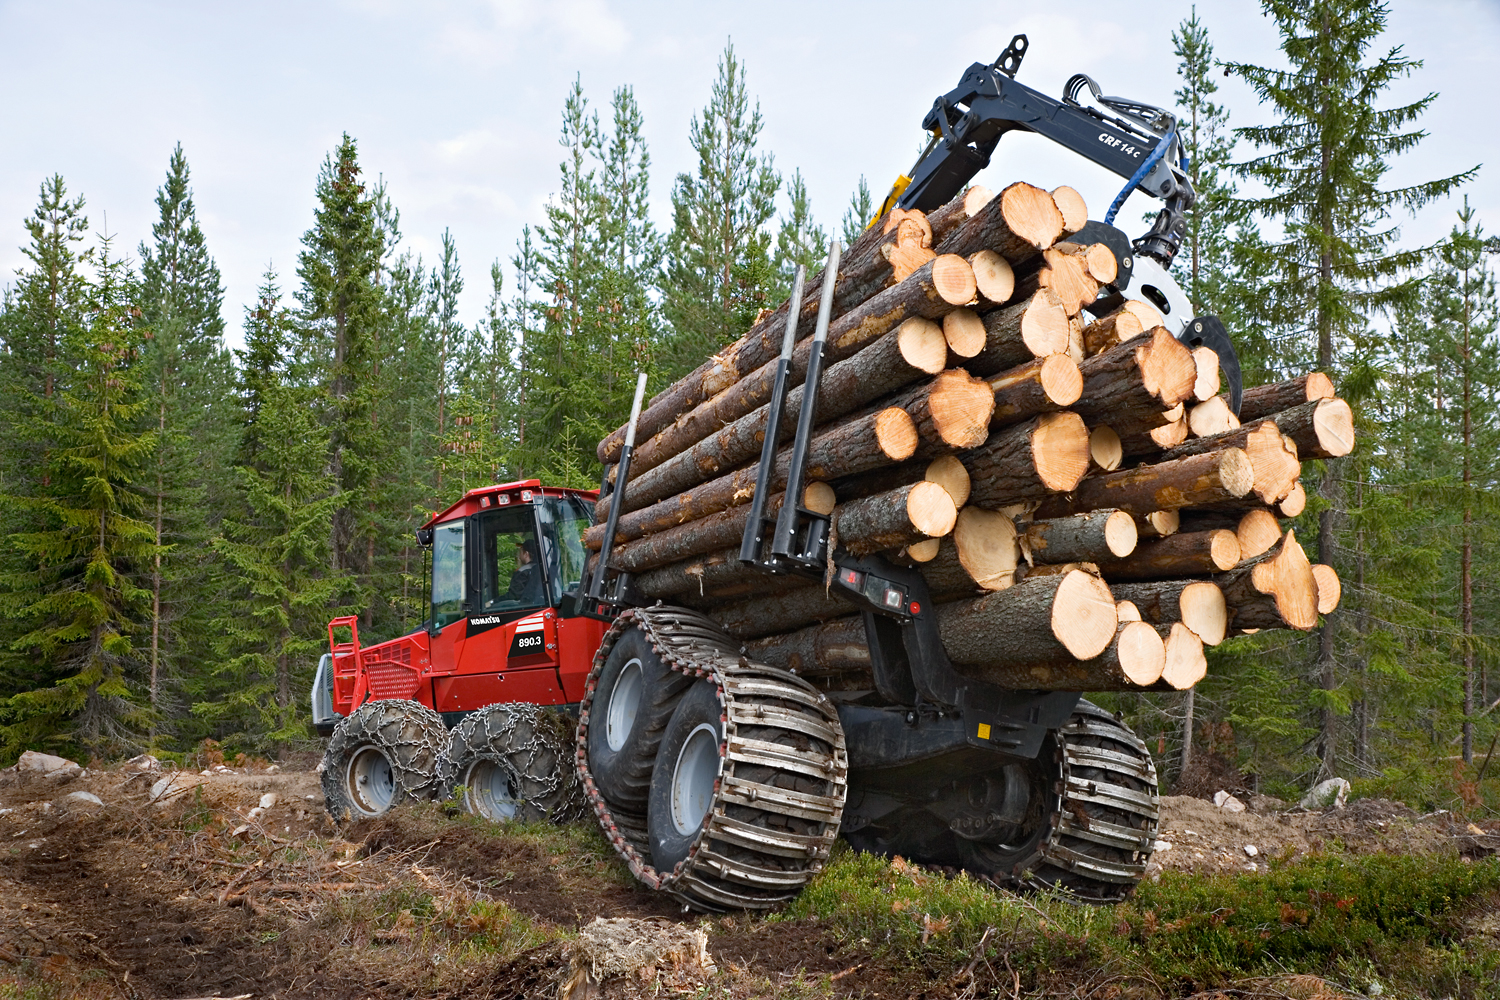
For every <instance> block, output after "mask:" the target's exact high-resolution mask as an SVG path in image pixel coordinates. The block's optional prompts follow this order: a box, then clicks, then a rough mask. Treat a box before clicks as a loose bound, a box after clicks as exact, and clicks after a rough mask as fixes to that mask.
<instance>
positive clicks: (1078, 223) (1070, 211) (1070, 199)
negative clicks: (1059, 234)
mask: <svg viewBox="0 0 1500 1000" xmlns="http://www.w3.org/2000/svg"><path fill="white" fill-rule="evenodd" d="M1052 203H1053V204H1054V205H1056V206H1057V210H1058V211H1059V212H1061V213H1062V218H1063V235H1064V236H1072V235H1073V234H1074V233H1076V232H1078V230H1080V229H1082V228H1083V227H1084V226H1086V225H1088V224H1089V207H1088V204H1087V203H1086V202H1085V201H1084V200H1083V195H1081V194H1079V193H1078V192H1077V191H1075V190H1074V189H1073V188H1070V187H1068V186H1067V185H1066V184H1064V185H1062V186H1061V187H1057V188H1053V189H1052Z"/></svg>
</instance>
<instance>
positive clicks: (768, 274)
mask: <svg viewBox="0 0 1500 1000" xmlns="http://www.w3.org/2000/svg"><path fill="white" fill-rule="evenodd" d="M762 128H763V122H762V120H761V115H760V105H759V103H756V104H755V105H754V107H752V106H751V102H750V95H749V89H748V86H747V84H746V80H745V67H744V65H743V64H742V63H741V62H740V61H739V59H738V58H737V57H736V56H735V52H734V45H733V44H730V45H727V46H726V47H725V49H724V54H723V55H722V56H721V57H720V59H719V72H718V78H717V79H716V80H715V81H714V85H713V91H712V94H711V96H710V98H709V102H708V105H707V106H706V107H705V108H704V109H703V110H702V112H701V113H699V114H695V115H694V116H693V120H692V125H691V128H690V132H689V135H690V140H691V142H692V145H693V150H694V151H695V152H696V153H697V154H698V167H697V170H696V171H695V172H694V173H691V174H686V173H684V174H678V175H677V182H676V183H675V184H674V185H673V187H672V234H671V237H670V239H669V241H668V249H667V264H666V273H665V274H664V275H663V280H662V309H663V312H664V313H665V314H666V318H667V321H668V322H669V323H670V324H671V332H670V334H669V335H668V338H667V343H666V350H665V352H664V353H665V358H664V361H665V367H666V369H667V371H666V372H665V374H664V378H665V379H666V381H668V382H670V381H672V380H675V379H676V378H678V377H680V376H681V375H683V374H684V373H686V372H688V371H691V370H692V369H693V368H696V367H697V366H698V365H699V364H701V363H702V362H703V359H704V358H706V357H708V356H709V355H710V354H712V353H713V352H715V351H717V350H719V349H720V348H721V347H723V346H724V345H726V344H728V343H730V342H732V341H733V340H735V339H736V338H738V337H739V336H740V335H742V334H743V333H744V332H745V331H746V330H747V329H749V327H750V324H751V322H752V321H753V320H754V318H755V315H756V313H757V312H759V311H760V310H761V309H762V308H764V307H766V306H767V305H774V304H775V303H772V302H769V298H770V292H771V291H773V290H774V288H773V285H774V277H773V275H774V269H773V268H772V266H771V262H770V252H769V251H770V246H771V234H770V231H769V229H768V228H767V226H768V224H769V223H770V221H771V218H772V217H773V215H774V214H775V211H776V193H777V191H778V189H779V188H780V186H781V178H780V177H779V175H778V174H777V173H776V170H775V169H774V166H773V163H772V159H771V157H770V156H769V155H758V154H757V153H756V151H755V150H756V144H757V142H758V140H759V137H760V132H761V129H762Z"/></svg>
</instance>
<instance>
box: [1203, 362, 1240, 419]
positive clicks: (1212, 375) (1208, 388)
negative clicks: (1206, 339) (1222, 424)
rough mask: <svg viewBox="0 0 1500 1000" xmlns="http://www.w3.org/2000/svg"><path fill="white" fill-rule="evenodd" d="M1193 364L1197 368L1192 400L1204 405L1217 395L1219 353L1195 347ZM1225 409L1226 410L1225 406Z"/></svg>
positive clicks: (1238, 417)
mask: <svg viewBox="0 0 1500 1000" xmlns="http://www.w3.org/2000/svg"><path fill="white" fill-rule="evenodd" d="M1193 363H1194V364H1196V365H1197V366H1198V379H1197V381H1196V382H1194V383H1193V398H1194V399H1196V400H1198V402H1200V403H1206V402H1208V401H1209V400H1210V399H1213V398H1214V397H1215V396H1217V395H1218V394H1219V384H1220V381H1221V380H1220V378H1219V352H1217V351H1215V350H1214V349H1213V348H1212V347H1195V348H1193ZM1225 409H1226V410H1227V409H1228V406H1227V405H1226V406H1225ZM1235 419H1236V420H1243V419H1244V417H1242V416H1236V417H1235ZM1236 426H1238V424H1236Z"/></svg>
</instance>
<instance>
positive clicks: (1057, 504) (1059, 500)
mask: <svg viewBox="0 0 1500 1000" xmlns="http://www.w3.org/2000/svg"><path fill="white" fill-rule="evenodd" d="M1050 415H1051V414H1049V416H1050ZM1023 426H1024V425H1023ZM973 471H974V470H973V467H972V466H970V469H969V472H970V474H971V475H972V474H973ZM975 478H976V479H977V478H978V477H977V476H976V477H975ZM1254 483H1255V470H1254V468H1253V467H1252V466H1251V465H1250V459H1249V458H1247V457H1246V456H1245V453H1244V452H1243V451H1241V450H1240V449H1239V448H1225V449H1223V450H1221V451H1212V452H1208V453H1206V454H1203V455H1192V456H1189V457H1187V458H1178V459H1172V460H1169V461H1166V462H1158V463H1156V464H1155V465H1142V466H1140V467H1139V468H1135V469H1122V470H1120V471H1119V472H1111V473H1108V474H1106V475H1102V476H1091V477H1089V478H1088V479H1085V480H1084V481H1083V482H1082V483H1080V484H1079V485H1078V488H1077V489H1076V490H1074V491H1073V493H1072V494H1071V495H1070V496H1066V497H1053V498H1050V499H1048V500H1044V501H1043V502H1042V505H1041V506H1040V507H1039V508H1037V511H1036V516H1037V517H1043V518H1046V517H1062V516H1063V515H1065V514H1068V513H1071V511H1072V510H1075V509H1081V510H1100V509H1103V508H1105V507H1117V508H1119V509H1120V510H1123V511H1126V512H1127V513H1130V514H1133V515H1135V516H1137V517H1143V516H1145V515H1147V514H1151V513H1154V512H1156V511H1159V510H1181V509H1182V508H1183V507H1194V506H1198V505H1200V504H1210V503H1216V502H1219V501H1222V500H1234V499H1238V498H1239V497H1242V496H1244V495H1245V494H1246V493H1249V492H1250V487H1251V486H1253V485H1254Z"/></svg>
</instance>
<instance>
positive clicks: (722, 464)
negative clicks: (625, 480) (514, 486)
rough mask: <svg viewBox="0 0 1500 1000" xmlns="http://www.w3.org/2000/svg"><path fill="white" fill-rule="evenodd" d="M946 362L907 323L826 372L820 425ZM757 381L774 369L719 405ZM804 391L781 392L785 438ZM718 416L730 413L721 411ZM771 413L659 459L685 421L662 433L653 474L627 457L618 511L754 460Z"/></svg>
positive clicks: (939, 349) (918, 327) (941, 347)
mask: <svg viewBox="0 0 1500 1000" xmlns="http://www.w3.org/2000/svg"><path fill="white" fill-rule="evenodd" d="M947 356H948V349H947V342H946V341H944V340H943V337H942V333H941V331H940V330H938V329H937V327H936V325H935V324H933V323H931V322H929V321H927V320H924V319H916V320H908V321H907V322H905V323H903V324H902V325H901V326H899V327H897V328H896V329H894V330H891V331H890V332H889V333H886V334H885V335H884V336H882V337H881V338H880V339H879V340H878V341H877V342H876V343H874V344H872V345H870V347H868V348H867V349H866V350H863V351H860V352H859V353H858V354H856V355H854V356H853V357H851V358H846V359H845V360H843V361H840V362H838V363H837V364H834V365H832V366H831V367H830V368H828V369H827V370H826V371H825V373H824V375H823V379H822V384H821V385H820V386H819V390H818V418H819V423H820V424H827V423H828V422H830V421H833V420H836V419H837V418H839V417H842V416H844V415H845V414H848V413H851V412H853V411H854V410H855V409H857V408H859V407H860V406H863V405H864V404H866V403H868V402H870V401H872V400H875V399H879V398H880V397H881V396H885V395H888V394H890V393H891V392H894V391H895V390H897V389H900V388H901V387H902V386H905V385H906V384H907V383H909V382H912V381H914V380H915V379H919V378H925V377H927V376H930V375H935V374H937V373H938V372H941V371H942V365H943V363H944V361H945V360H946V359H947ZM803 374H805V372H804V373H803ZM763 375H764V376H766V377H767V378H770V379H772V381H774V368H768V369H766V370H764V371H762V372H757V373H756V374H755V375H754V376H752V377H751V378H750V379H747V380H745V381H744V382H741V383H740V384H739V385H737V386H735V387H734V389H732V390H730V392H729V393H726V394H725V395H724V396H723V397H720V399H722V398H726V397H729V396H737V397H738V398H739V399H741V400H742V401H748V399H750V398H751V397H752V395H753V396H756V397H758V396H759V395H760V394H761V393H760V390H759V389H755V390H753V392H752V391H751V390H748V389H747V390H746V392H745V393H743V394H742V393H740V390H741V389H742V388H744V387H746V386H750V385H751V383H754V382H758V380H759V379H760V378H761V377H762V376H763ZM764 388H765V393H764V394H765V395H766V396H769V395H770V391H771V390H770V386H769V385H768V386H765V387H764ZM805 389H806V387H805V386H803V385H798V386H796V387H795V388H793V389H792V390H791V391H790V392H788V393H787V394H786V400H785V405H783V406H782V408H781V431H782V434H781V436H782V438H783V440H786V439H790V438H791V437H792V436H793V435H794V434H795V433H796V430H797V414H798V413H799V412H800V411H801V408H802V399H803V396H804V394H805ZM718 401H719V400H718V399H716V400H715V401H714V402H715V403H717V402H718ZM723 412H729V410H728V409H727V408H726V409H725V410H724V411H723ZM770 413H771V408H770V405H769V404H766V405H763V406H761V407H760V408H759V409H757V410H754V411H752V412H750V413H747V414H746V415H744V416H742V417H740V418H739V419H737V420H735V421H734V422H733V423H731V424H729V425H728V426H726V427H724V428H723V429H722V430H719V431H717V432H715V433H713V434H710V435H709V436H707V437H705V438H703V439H702V440H700V441H698V442H697V443H695V444H692V445H690V446H688V447H686V448H685V450H683V451H680V452H679V453H678V454H676V455H673V456H671V457H670V458H667V459H665V460H660V456H661V454H662V450H664V449H666V448H668V447H673V446H675V445H676V444H678V443H680V442H679V441H678V440H677V438H678V437H679V435H678V432H679V431H682V432H683V433H686V431H684V430H683V429H684V428H685V427H687V425H688V421H680V422H679V423H678V424H675V425H673V427H671V428H668V429H667V430H665V431H663V432H662V433H661V434H659V435H657V437H656V438H653V439H652V441H651V442H649V444H650V445H652V446H654V447H656V450H654V451H652V450H648V451H647V453H646V454H647V458H648V459H652V460H656V464H655V467H654V468H653V467H652V463H651V462H650V461H648V462H647V464H646V466H645V468H643V469H641V470H640V471H639V472H637V471H636V465H635V460H634V459H632V462H631V470H632V475H631V478H630V485H629V487H628V488H627V489H626V506H625V508H624V509H625V510H627V511H628V510H640V509H641V508H642V507H646V506H648V505H650V504H653V503H656V502H657V501H658V500H661V499H664V498H665V497H669V496H671V495H672V494H674V493H681V492H682V491H683V490H686V489H688V488H689V487H691V486H694V485H695V484H697V483H701V482H703V481H704V480H705V479H710V478H712V477H714V476H716V475H719V474H720V473H722V472H724V471H725V470H727V469H733V468H735V467H737V466H739V465H741V464H743V463H744V462H747V461H749V460H750V459H752V458H754V457H756V456H757V455H759V454H760V453H761V448H762V446H763V444H764V442H765V432H766V425H767V422H768V421H769V420H770ZM606 509H607V508H606Z"/></svg>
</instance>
